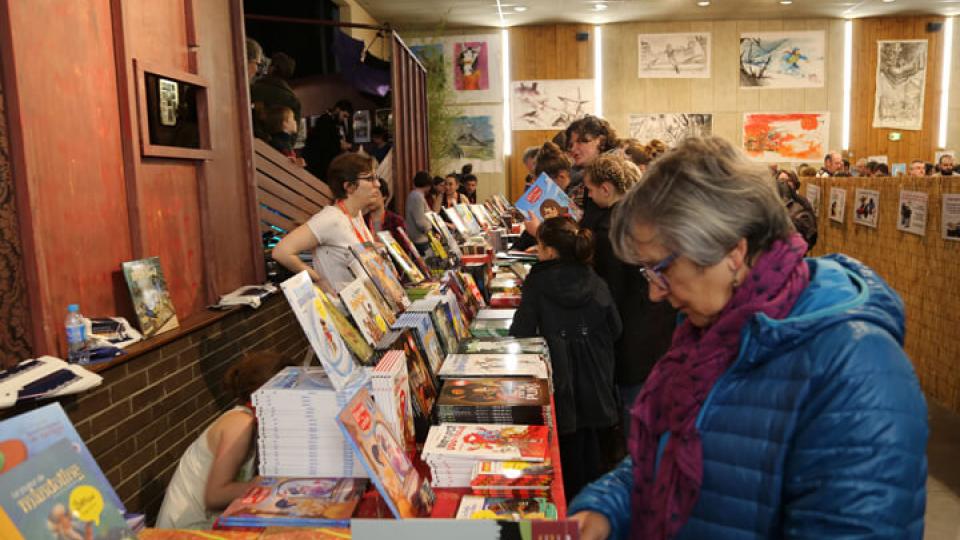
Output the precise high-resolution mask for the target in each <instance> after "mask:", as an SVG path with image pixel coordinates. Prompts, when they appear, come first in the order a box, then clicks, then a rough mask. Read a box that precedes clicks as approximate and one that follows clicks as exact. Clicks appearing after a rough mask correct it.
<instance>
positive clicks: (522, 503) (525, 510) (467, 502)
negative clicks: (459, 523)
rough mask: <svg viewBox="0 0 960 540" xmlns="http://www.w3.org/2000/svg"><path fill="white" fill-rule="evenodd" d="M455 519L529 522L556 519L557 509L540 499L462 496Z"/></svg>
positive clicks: (550, 503)
mask: <svg viewBox="0 0 960 540" xmlns="http://www.w3.org/2000/svg"><path fill="white" fill-rule="evenodd" d="M457 519H500V520H511V521H520V520H530V519H557V507H556V506H555V505H554V504H553V503H552V502H550V501H548V500H547V499H545V498H542V497H536V498H529V499H504V498H502V497H478V496H476V495H464V496H463V498H462V499H460V507H459V508H458V509H457Z"/></svg>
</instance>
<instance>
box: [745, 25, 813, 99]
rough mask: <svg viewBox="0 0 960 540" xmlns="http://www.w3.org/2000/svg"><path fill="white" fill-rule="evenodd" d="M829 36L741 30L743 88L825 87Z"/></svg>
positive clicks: (810, 33) (808, 33) (811, 33)
mask: <svg viewBox="0 0 960 540" xmlns="http://www.w3.org/2000/svg"><path fill="white" fill-rule="evenodd" d="M825 51H826V47H825V36H824V32H823V31H812V32H747V33H742V34H740V88H822V87H823V83H824V78H825V77H824V73H825V71H824V54H825Z"/></svg>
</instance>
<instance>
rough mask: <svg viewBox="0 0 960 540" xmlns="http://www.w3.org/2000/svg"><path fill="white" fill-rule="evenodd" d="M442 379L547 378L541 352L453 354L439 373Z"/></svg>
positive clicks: (445, 361) (448, 357) (547, 374)
mask: <svg viewBox="0 0 960 540" xmlns="http://www.w3.org/2000/svg"><path fill="white" fill-rule="evenodd" d="M438 375H439V376H440V378H442V379H451V378H469V377H534V378H537V379H546V378H547V377H548V376H549V373H548V372H547V365H546V363H545V362H544V361H543V359H542V358H541V357H540V355H539V354H503V353H501V354H451V355H448V356H447V358H446V360H444V362H443V366H441V367H440V371H439V373H438Z"/></svg>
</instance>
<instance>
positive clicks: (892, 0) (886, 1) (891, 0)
mask: <svg viewBox="0 0 960 540" xmlns="http://www.w3.org/2000/svg"><path fill="white" fill-rule="evenodd" d="M896 1H897V0H883V3H884V4H889V3H891V2H896Z"/></svg>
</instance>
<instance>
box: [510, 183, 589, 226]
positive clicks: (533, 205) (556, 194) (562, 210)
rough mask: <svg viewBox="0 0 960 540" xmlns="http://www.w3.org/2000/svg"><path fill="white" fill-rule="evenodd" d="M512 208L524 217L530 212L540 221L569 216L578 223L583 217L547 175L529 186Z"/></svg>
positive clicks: (578, 209) (574, 204)
mask: <svg viewBox="0 0 960 540" xmlns="http://www.w3.org/2000/svg"><path fill="white" fill-rule="evenodd" d="M514 206H515V207H516V209H517V210H519V211H520V213H522V214H523V215H524V217H527V214H528V213H529V212H532V213H533V215H534V216H536V217H537V219H539V220H540V221H543V220H545V219H547V218H552V217H558V216H570V217H572V218H573V219H575V220H577V221H580V218H581V217H582V216H583V212H582V211H581V210H580V208H578V207H577V205H576V203H574V202H573V201H572V200H571V199H570V197H568V196H567V194H566V193H564V191H563V190H562V189H560V186H558V185H557V184H556V183H555V182H554V181H553V180H552V179H551V178H550V177H549V176H547V173H543V174H541V175H540V176H539V177H538V178H537V181H536V182H534V183H533V184H530V187H529V188H527V191H526V192H525V193H524V194H523V195H521V196H520V198H519V199H517V204H516V205H514Z"/></svg>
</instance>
